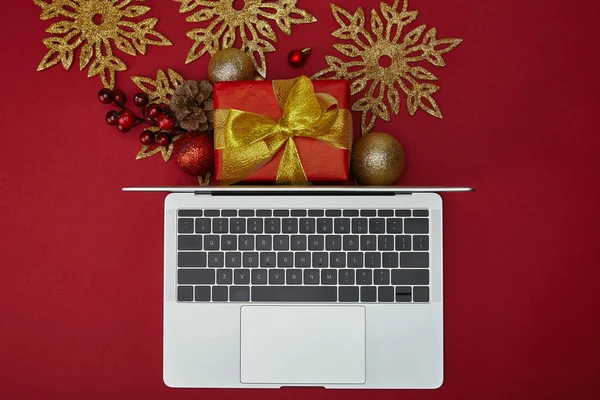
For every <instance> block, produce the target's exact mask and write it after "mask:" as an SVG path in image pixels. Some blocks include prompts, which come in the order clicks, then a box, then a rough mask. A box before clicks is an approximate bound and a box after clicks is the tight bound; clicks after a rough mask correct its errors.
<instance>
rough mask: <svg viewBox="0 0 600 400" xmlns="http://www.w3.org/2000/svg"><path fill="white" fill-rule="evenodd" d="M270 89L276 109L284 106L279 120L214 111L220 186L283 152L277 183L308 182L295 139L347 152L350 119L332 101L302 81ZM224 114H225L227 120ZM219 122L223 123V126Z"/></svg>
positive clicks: (299, 79)
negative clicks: (321, 143)
mask: <svg viewBox="0 0 600 400" xmlns="http://www.w3.org/2000/svg"><path fill="white" fill-rule="evenodd" d="M290 84H292V85H293V86H291V89H290ZM273 89H274V91H275V95H276V97H277V99H278V101H279V103H280V104H282V103H284V106H283V107H282V116H281V118H279V119H278V120H275V119H273V118H271V117H268V116H266V115H262V114H256V113H252V112H246V111H240V110H235V109H230V110H217V114H216V115H215V124H216V125H217V127H216V129H215V144H216V148H217V149H221V150H222V160H223V168H222V172H221V183H222V184H224V185H229V184H232V183H235V182H239V181H241V180H243V179H244V178H246V177H248V176H249V175H251V174H252V173H253V172H255V171H258V170H259V169H260V168H262V167H263V166H264V165H265V164H266V163H267V162H269V161H270V160H271V159H273V157H274V156H275V155H276V154H277V152H278V151H279V150H280V149H281V148H282V147H283V146H285V148H284V150H283V156H282V157H281V161H280V163H279V169H278V171H277V178H276V181H277V183H292V184H299V183H305V182H307V181H308V178H307V177H306V173H305V172H304V167H303V166H302V160H301V159H300V155H299V154H298V149H297V148H296V144H295V142H294V138H295V137H308V138H313V139H316V140H319V141H322V142H325V143H328V144H330V145H332V146H334V147H337V148H340V149H349V148H350V146H351V143H352V131H351V129H350V130H348V127H349V126H351V124H352V121H351V115H350V112H349V111H348V110H339V108H338V103H337V100H336V99H335V98H334V97H333V96H331V95H328V94H325V93H317V94H315V92H314V89H313V85H312V82H311V81H310V79H308V78H307V77H305V76H302V77H300V78H298V79H296V80H291V81H273ZM286 95H287V96H286ZM223 112H226V113H227V114H228V115H227V117H226V118H227V119H226V120H225V119H224V118H225V115H223ZM218 120H221V122H219V121H218ZM222 121H226V122H225V123H224V126H223V122H222ZM219 125H221V126H220V127H219Z"/></svg>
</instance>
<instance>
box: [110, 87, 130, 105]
mask: <svg viewBox="0 0 600 400" xmlns="http://www.w3.org/2000/svg"><path fill="white" fill-rule="evenodd" d="M112 99H113V100H114V101H115V102H116V103H121V104H123V103H125V102H126V101H127V96H125V92H123V91H122V90H121V89H115V90H113V93H112Z"/></svg>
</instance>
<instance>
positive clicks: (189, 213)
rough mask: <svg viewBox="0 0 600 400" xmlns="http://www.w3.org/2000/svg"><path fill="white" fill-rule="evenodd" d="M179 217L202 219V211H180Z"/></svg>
mask: <svg viewBox="0 0 600 400" xmlns="http://www.w3.org/2000/svg"><path fill="white" fill-rule="evenodd" d="M177 215H178V216H180V217H201V216H202V210H179V211H178V212H177Z"/></svg>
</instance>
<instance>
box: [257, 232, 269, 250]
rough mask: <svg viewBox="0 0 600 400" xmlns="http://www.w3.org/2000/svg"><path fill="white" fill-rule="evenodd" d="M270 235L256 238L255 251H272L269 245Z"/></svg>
mask: <svg viewBox="0 0 600 400" xmlns="http://www.w3.org/2000/svg"><path fill="white" fill-rule="evenodd" d="M271 240H272V236H271V235H258V236H256V250H273V249H272V245H271Z"/></svg>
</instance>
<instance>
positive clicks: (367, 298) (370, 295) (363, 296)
mask: <svg viewBox="0 0 600 400" xmlns="http://www.w3.org/2000/svg"><path fill="white" fill-rule="evenodd" d="M360 301H361V302H363V303H373V302H375V301H377V288H376V287H375V286H362V287H361V288H360Z"/></svg>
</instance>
